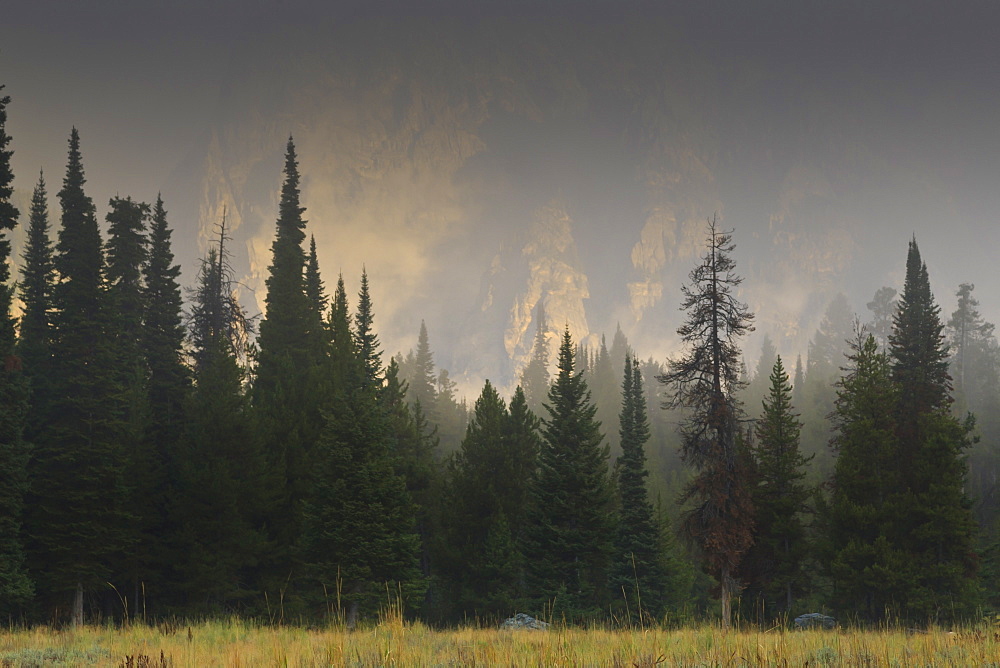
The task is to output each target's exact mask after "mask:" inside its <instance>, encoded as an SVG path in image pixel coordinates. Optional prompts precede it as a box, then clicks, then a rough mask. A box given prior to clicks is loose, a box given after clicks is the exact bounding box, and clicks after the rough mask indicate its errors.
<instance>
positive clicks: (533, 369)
mask: <svg viewBox="0 0 1000 668" xmlns="http://www.w3.org/2000/svg"><path fill="white" fill-rule="evenodd" d="M547 334H548V323H547V322H546V321H545V306H544V305H543V304H542V302H538V306H537V307H536V308H535V341H534V344H533V345H532V347H531V359H530V360H529V361H528V364H527V366H525V367H524V370H523V371H522V372H521V387H522V388H524V395H525V397H526V398H527V400H528V408H530V409H531V410H532V411H533V412H535V413H538V412H540V411H541V410H542V403H543V402H544V401H545V398H546V397H547V396H548V394H549V343H548V339H547V338H546V337H547Z"/></svg>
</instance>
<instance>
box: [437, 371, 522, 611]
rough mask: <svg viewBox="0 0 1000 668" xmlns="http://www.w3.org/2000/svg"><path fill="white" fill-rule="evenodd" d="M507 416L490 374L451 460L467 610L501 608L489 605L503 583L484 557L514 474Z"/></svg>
mask: <svg viewBox="0 0 1000 668" xmlns="http://www.w3.org/2000/svg"><path fill="white" fill-rule="evenodd" d="M507 419H508V413H507V406H506V404H505V403H504V401H503V399H501V398H500V395H499V394H498V393H497V391H496V389H494V387H493V385H491V384H490V382H489V381H488V380H487V381H486V384H485V385H484V386H483V391H482V393H481V394H480V395H479V398H478V399H476V404H475V407H474V408H473V414H472V419H471V421H470V422H469V426H468V428H467V429H466V432H465V438H464V439H462V443H461V445H460V447H459V449H458V451H457V452H455V454H454V456H453V457H452V458H451V461H450V463H449V466H448V474H447V476H448V480H447V502H446V508H447V510H448V515H447V524H448V537H449V544H450V545H451V548H452V559H453V563H452V564H451V566H450V568H449V570H451V571H452V572H453V573H456V574H458V578H457V579H458V584H459V592H458V605H459V606H460V610H462V611H463V612H464V613H465V614H466V615H468V614H473V615H479V616H483V615H496V614H500V613H501V612H502V611H500V610H493V609H489V608H488V607H486V599H487V598H488V596H489V592H490V591H491V590H493V589H495V588H496V587H498V586H500V585H502V583H500V582H495V581H491V580H488V579H487V578H486V574H485V573H484V572H483V565H484V563H483V560H484V552H485V546H486V543H487V538H488V537H489V534H490V531H491V530H492V528H493V523H494V522H496V521H499V516H500V515H502V514H503V513H502V509H501V507H500V501H499V496H500V488H501V487H502V486H503V485H504V484H505V483H506V482H507V481H508V480H509V479H510V478H509V471H508V470H507V469H506V467H505V466H504V465H505V464H506V463H507V461H506V460H507V456H506V453H505V452H504V450H505V447H504V446H505V442H504V441H505V438H504V432H505V423H506V421H507ZM504 522H506V519H504ZM508 533H509V529H508Z"/></svg>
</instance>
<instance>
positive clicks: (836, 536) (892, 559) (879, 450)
mask: <svg viewBox="0 0 1000 668" xmlns="http://www.w3.org/2000/svg"><path fill="white" fill-rule="evenodd" d="M852 348H853V352H852V353H851V354H850V355H849V357H848V366H847V369H846V374H845V375H844V376H843V377H842V378H841V380H840V381H839V382H838V390H837V403H836V409H835V412H834V414H833V422H834V427H835V432H834V439H833V441H832V445H833V446H834V448H835V449H836V452H837V462H836V468H835V471H834V479H833V494H832V498H831V502H830V536H829V541H830V545H831V548H832V556H831V558H830V560H829V564H830V565H829V571H830V575H831V578H832V581H833V594H834V604H835V606H836V609H837V610H839V611H842V612H843V613H844V614H851V615H857V616H858V617H859V618H860V619H861V620H862V621H868V622H876V621H881V620H883V619H885V616H886V615H887V614H894V613H895V612H898V611H899V609H900V606H902V605H903V604H904V601H905V598H906V589H907V587H908V582H909V581H910V580H911V579H912V578H913V577H914V576H915V573H914V572H913V570H912V564H911V562H910V560H909V558H908V556H907V555H906V553H905V551H904V550H903V549H902V547H901V546H900V545H899V538H898V536H899V532H900V530H901V528H902V527H901V526H900V521H901V516H900V515H901V513H903V512H905V510H906V509H905V508H902V507H901V498H900V497H901V490H902V488H903V481H902V480H901V474H900V471H899V467H898V455H899V441H898V438H897V436H896V419H895V407H896V403H897V401H898V394H899V388H898V387H897V386H896V384H895V383H893V381H892V376H891V369H890V364H889V360H888V357H887V356H886V354H885V353H884V352H879V349H878V344H877V343H876V341H875V337H873V336H871V335H865V334H863V333H859V335H858V337H857V339H856V342H855V343H854V344H853V346H852Z"/></svg>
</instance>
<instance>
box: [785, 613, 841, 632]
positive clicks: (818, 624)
mask: <svg viewBox="0 0 1000 668" xmlns="http://www.w3.org/2000/svg"><path fill="white" fill-rule="evenodd" d="M836 626H837V620H836V619H834V618H833V617H828V616H827V615H824V614H821V613H818V612H810V613H809V614H806V615H799V616H798V617H796V618H795V628H797V629H832V628H834V627H836Z"/></svg>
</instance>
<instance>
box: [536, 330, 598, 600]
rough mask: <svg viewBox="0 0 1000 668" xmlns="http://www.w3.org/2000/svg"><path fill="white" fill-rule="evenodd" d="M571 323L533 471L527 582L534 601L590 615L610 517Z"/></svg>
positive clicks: (591, 408)
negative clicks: (535, 467)
mask: <svg viewBox="0 0 1000 668" xmlns="http://www.w3.org/2000/svg"><path fill="white" fill-rule="evenodd" d="M575 357H576V356H575V352H574V347H573V341H572V339H571V338H570V334H569V329H568V328H567V330H566V332H565V333H564V334H563V341H562V345H561V346H560V348H559V365H558V369H559V373H558V375H557V376H556V379H555V382H554V383H553V385H552V387H551V389H550V390H549V400H548V403H547V404H546V410H547V412H548V419H547V420H545V421H544V425H545V426H544V429H543V439H544V440H543V442H542V448H541V451H540V452H539V458H538V463H539V469H538V474H537V476H536V478H535V480H534V482H533V484H532V488H531V490H532V491H531V499H532V500H531V506H530V516H529V517H530V519H529V524H528V526H527V531H526V534H527V535H526V540H525V553H526V557H527V559H528V573H527V575H528V586H529V591H531V592H532V593H533V594H534V595H535V596H536V597H537V599H536V604H537V606H538V608H539V609H542V607H543V606H546V605H549V606H555V608H554V610H553V612H554V614H560V613H561V614H564V615H565V616H566V617H567V618H568V619H578V618H586V617H593V616H595V615H596V614H598V611H600V610H601V609H602V608H603V607H604V605H605V604H606V603H608V602H609V598H608V586H607V577H608V568H609V566H610V558H611V537H612V535H613V526H614V525H613V518H612V516H611V513H610V503H611V485H610V481H609V476H608V464H607V461H608V456H609V451H608V447H607V446H606V445H602V441H603V440H604V439H603V436H602V434H601V431H600V423H599V422H597V420H596V419H595V417H594V416H595V415H596V413H597V408H596V407H595V406H594V404H593V403H592V402H591V398H590V390H588V389H587V383H586V381H584V379H583V378H582V375H581V374H580V373H575V371H574V369H575Z"/></svg>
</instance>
